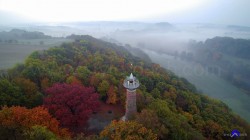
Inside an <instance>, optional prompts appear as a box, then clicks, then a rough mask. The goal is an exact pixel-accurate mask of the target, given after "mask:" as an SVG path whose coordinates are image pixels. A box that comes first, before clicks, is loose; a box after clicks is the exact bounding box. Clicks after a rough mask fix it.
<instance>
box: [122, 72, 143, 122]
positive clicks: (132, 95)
mask: <svg viewBox="0 0 250 140" xmlns="http://www.w3.org/2000/svg"><path fill="white" fill-rule="evenodd" d="M123 86H124V87H125V88H126V89H127V93H126V95H127V97H126V114H125V120H128V119H129V118H130V117H131V116H133V115H134V114H135V113H136V112H137V107H136V89H137V88H138V87H139V86H140V83H139V81H138V80H137V79H136V77H134V76H133V74H132V73H131V74H130V76H128V77H127V78H126V79H125V80H124V82H123Z"/></svg>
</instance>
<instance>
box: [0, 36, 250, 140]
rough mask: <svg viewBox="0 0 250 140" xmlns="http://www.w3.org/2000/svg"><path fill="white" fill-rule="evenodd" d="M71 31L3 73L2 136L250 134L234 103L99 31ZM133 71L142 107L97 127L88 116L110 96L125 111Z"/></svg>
mask: <svg viewBox="0 0 250 140" xmlns="http://www.w3.org/2000/svg"><path fill="white" fill-rule="evenodd" d="M67 38H68V39H72V40H74V41H73V42H69V43H63V44H62V45H60V46H56V47H53V48H49V49H48V50H42V51H35V52H33V53H32V54H30V55H29V57H28V58H27V59H26V60H25V62H24V63H23V64H17V65H15V66H14V67H13V68H11V69H8V70H7V71H5V72H2V73H1V75H0V105H1V111H0V136H1V139H3V140H12V139H21V140H26V139H32V140H33V139H34V140H35V139H46V140H51V139H66V140H68V139H69V140H70V139H72V140H90V139H91V140H93V139H97V140H98V139H105V140H106V139H128V140H132V139H133V140H134V139H136V140H137V139H141V140H145V139H148V140H153V139H164V140H165V139H173V140H175V139H176V140H177V139H186V140H189V139H194V140H196V139H197V140H202V139H227V138H228V137H224V134H228V133H230V132H231V131H232V130H233V129H237V130H239V131H240V132H241V133H247V134H250V125H249V124H248V123H247V122H246V121H245V120H243V119H242V118H240V117H239V116H238V115H235V114H234V113H233V112H232V110H231V109H230V108H229V107H228V106H227V105H226V104H224V103H223V102H221V101H219V100H216V99H213V98H210V97H208V96H205V95H203V94H200V93H199V92H198V91H197V90H196V88H195V87H194V86H193V85H192V84H190V83H189V82H188V81H187V80H186V79H184V78H179V77H178V76H176V75H175V74H173V73H172V72H171V71H169V70H166V69H164V68H162V67H161V66H160V65H159V64H155V63H152V62H151V61H147V59H144V58H143V57H137V56H134V55H132V53H131V50H130V49H129V48H127V47H123V46H119V45H115V44H112V43H108V42H105V41H102V40H99V39H95V38H93V37H91V36H83V35H82V36H80V35H71V36H68V37H67ZM140 53H142V52H140ZM142 56H144V55H142ZM130 73H133V74H134V75H135V76H136V77H137V78H138V79H139V81H140V87H139V88H138V89H137V91H136V92H137V95H136V96H137V97H136V102H137V110H138V113H137V114H136V115H135V116H134V117H133V118H131V119H130V120H129V121H125V122H124V121H121V120H120V117H122V116H119V115H118V116H116V118H115V119H113V120H112V121H111V122H110V123H109V124H108V125H107V126H105V127H104V128H103V129H102V130H101V131H90V129H89V127H90V125H89V121H88V120H89V119H90V118H91V117H92V115H93V114H98V113H99V111H100V110H101V109H102V107H103V105H104V104H107V105H110V106H121V107H120V111H121V112H124V110H125V100H126V89H125V88H124V87H123V85H122V83H123V80H124V78H126V76H128V75H129V74H130ZM242 138H246V137H242Z"/></svg>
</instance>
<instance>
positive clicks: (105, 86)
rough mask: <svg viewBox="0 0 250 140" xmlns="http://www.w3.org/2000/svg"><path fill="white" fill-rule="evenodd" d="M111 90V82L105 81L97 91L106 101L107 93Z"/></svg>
mask: <svg viewBox="0 0 250 140" xmlns="http://www.w3.org/2000/svg"><path fill="white" fill-rule="evenodd" d="M108 90H109V82H108V81H106V80H103V81H102V82H101V83H100V84H99V85H98V89H97V91H98V92H99V93H100V95H101V98H102V99H106V96H107V92H108Z"/></svg>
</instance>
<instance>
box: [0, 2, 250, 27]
mask: <svg viewBox="0 0 250 140" xmlns="http://www.w3.org/2000/svg"><path fill="white" fill-rule="evenodd" d="M248 5H250V1H247V0H238V1H227V0H219V1H215V0H189V1H188V2H182V1H181V0H177V1H169V0H167V1H163V0H154V1H152V0H150V1H141V0H138V1H132V0H128V1H124V0H107V1H98V0H94V1H93V0H83V1H80V0H73V1H68V0H66V1H58V0H52V1H51V0H50V1H47V0H43V1H42V0H37V1H32V0H23V1H17V0H0V12H1V13H2V14H1V13H0V19H2V21H3V23H4V22H7V23H8V20H10V21H12V22H14V23H15V22H17V23H18V22H24V21H26V22H43V23H49V22H86V21H118V22H119V21H128V22H130V21H135V22H169V23H211V24H218V25H220V24H221V25H240V26H250V19H249V18H248V13H249V12H250V10H249V8H248ZM8 14H9V15H8ZM15 17H18V18H17V19H16V18H15ZM22 20H23V21H22Z"/></svg>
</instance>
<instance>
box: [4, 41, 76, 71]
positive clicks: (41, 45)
mask: <svg viewBox="0 0 250 140" xmlns="http://www.w3.org/2000/svg"><path fill="white" fill-rule="evenodd" d="M70 41H72V40H70V39H61V38H60V39H59V38H56V39H31V40H18V42H12V43H7V42H0V69H7V68H11V67H12V66H14V65H15V64H16V63H22V62H23V61H24V60H25V58H26V57H27V56H28V55H29V54H31V53H32V52H33V51H36V50H46V49H48V48H50V47H53V46H59V45H60V44H62V43H63V42H70Z"/></svg>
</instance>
